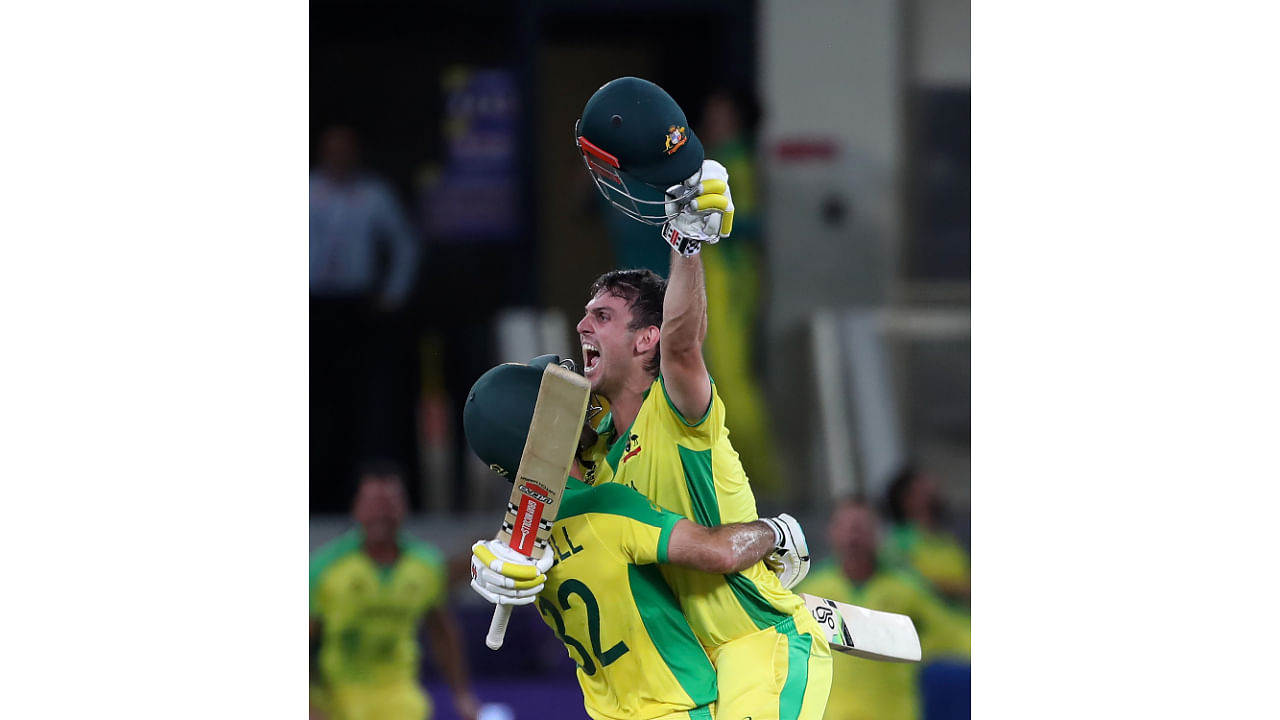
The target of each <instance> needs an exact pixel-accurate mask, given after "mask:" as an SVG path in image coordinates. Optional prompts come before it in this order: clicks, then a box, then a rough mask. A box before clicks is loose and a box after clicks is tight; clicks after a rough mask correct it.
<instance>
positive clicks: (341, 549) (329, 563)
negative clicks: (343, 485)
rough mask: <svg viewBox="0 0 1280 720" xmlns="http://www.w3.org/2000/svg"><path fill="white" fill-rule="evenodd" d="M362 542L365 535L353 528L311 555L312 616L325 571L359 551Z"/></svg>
mask: <svg viewBox="0 0 1280 720" xmlns="http://www.w3.org/2000/svg"><path fill="white" fill-rule="evenodd" d="M362 542H364V535H363V533H361V532H360V529H359V528H352V529H351V530H348V531H347V532H345V533H343V534H342V535H340V536H338V537H337V538H334V539H333V540H330V541H329V542H327V543H325V544H324V545H321V546H320V547H319V548H316V550H315V552H313V553H311V572H310V576H311V581H310V583H309V585H310V594H311V612H312V614H314V613H315V611H316V607H315V604H316V587H317V586H318V585H319V584H320V578H322V577H324V573H325V571H326V570H328V569H329V568H331V567H333V565H334V563H336V562H338V561H339V560H341V559H342V558H344V557H346V556H348V555H350V554H351V553H353V552H356V551H358V550H359V549H360V544H361V543H362Z"/></svg>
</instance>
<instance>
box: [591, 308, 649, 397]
mask: <svg viewBox="0 0 1280 720" xmlns="http://www.w3.org/2000/svg"><path fill="white" fill-rule="evenodd" d="M630 323H631V307H630V305H628V304H627V301H626V300H623V299H622V298H620V297H618V296H617V295H614V294H612V293H610V292H608V291H605V290H602V291H600V293H599V294H597V295H596V296H595V297H594V298H592V299H591V302H589V303H587V307H586V313H585V314H584V315H583V317H582V320H581V321H579V322H578V328H577V330H578V339H579V340H580V341H581V342H582V374H583V376H584V377H586V378H587V381H588V382H590V383H591V389H592V390H593V391H594V392H598V393H600V394H601V395H604V396H605V397H609V395H610V393H612V392H613V391H614V390H616V389H618V388H621V387H622V383H623V382H624V381H625V379H626V377H627V374H628V373H629V372H630V370H631V368H632V366H633V365H634V364H635V363H636V362H637V357H638V356H637V353H636V351H635V335H636V331H634V330H630V329H628V328H627V326H628V325H629V324H630Z"/></svg>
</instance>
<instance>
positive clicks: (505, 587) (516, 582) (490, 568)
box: [471, 540, 555, 605]
mask: <svg viewBox="0 0 1280 720" xmlns="http://www.w3.org/2000/svg"><path fill="white" fill-rule="evenodd" d="M554 562H555V555H554V554H553V553H552V552H551V551H550V550H546V549H544V550H543V551H542V557H540V558H537V559H534V558H530V557H525V556H524V555H521V554H520V553H518V552H516V551H515V550H512V549H511V548H510V547H507V546H506V545H505V544H503V543H501V542H498V541H497V540H479V541H477V542H476V544H475V545H472V546H471V589H472V590H475V591H476V592H477V593H478V594H479V595H480V597H482V598H484V599H485V600H488V601H489V602H491V603H493V604H494V605H528V604H529V603H531V602H533V601H534V599H535V598H536V597H537V595H538V593H540V592H542V588H543V586H544V585H545V584H546V582H547V570H549V569H551V565H552V563H554Z"/></svg>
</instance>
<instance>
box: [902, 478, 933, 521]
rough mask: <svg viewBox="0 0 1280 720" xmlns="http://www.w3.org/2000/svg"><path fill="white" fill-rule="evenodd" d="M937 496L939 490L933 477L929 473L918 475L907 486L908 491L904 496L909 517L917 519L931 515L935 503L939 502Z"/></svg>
mask: <svg viewBox="0 0 1280 720" xmlns="http://www.w3.org/2000/svg"><path fill="white" fill-rule="evenodd" d="M937 498H938V490H937V486H936V485H934V482H933V478H931V477H929V476H928V475H917V476H916V477H915V479H914V480H912V481H911V484H910V485H909V486H907V492H906V495H905V497H904V498H903V505H904V509H905V510H906V514H907V517H909V518H911V519H913V520H917V521H919V520H922V519H923V518H927V517H929V516H930V515H931V514H932V512H933V507H934V504H935V503H937Z"/></svg>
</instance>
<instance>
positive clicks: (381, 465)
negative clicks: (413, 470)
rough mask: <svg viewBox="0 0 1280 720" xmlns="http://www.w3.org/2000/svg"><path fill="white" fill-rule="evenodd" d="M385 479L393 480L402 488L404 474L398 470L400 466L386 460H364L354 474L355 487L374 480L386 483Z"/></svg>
mask: <svg viewBox="0 0 1280 720" xmlns="http://www.w3.org/2000/svg"><path fill="white" fill-rule="evenodd" d="M387 478H394V480H392V482H395V483H397V484H399V485H400V486H401V487H404V472H403V471H402V470H401V469H400V465H399V464H398V463H396V462H393V461H391V460H387V459H386V458H374V459H372V460H366V461H364V462H362V463H360V468H359V470H358V471H357V473H356V480H357V485H363V484H365V483H366V482H370V481H372V480H374V479H377V480H380V481H386V479H387Z"/></svg>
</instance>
